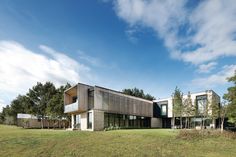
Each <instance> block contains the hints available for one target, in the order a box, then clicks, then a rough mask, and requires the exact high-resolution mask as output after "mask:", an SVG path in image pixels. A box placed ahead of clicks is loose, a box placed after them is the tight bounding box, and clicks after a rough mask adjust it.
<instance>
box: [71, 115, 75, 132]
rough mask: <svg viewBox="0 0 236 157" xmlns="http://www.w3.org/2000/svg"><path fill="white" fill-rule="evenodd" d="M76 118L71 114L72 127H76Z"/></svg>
mask: <svg viewBox="0 0 236 157" xmlns="http://www.w3.org/2000/svg"><path fill="white" fill-rule="evenodd" d="M74 124H75V119H74V114H71V128H72V129H74Z"/></svg>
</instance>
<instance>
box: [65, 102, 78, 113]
mask: <svg viewBox="0 0 236 157" xmlns="http://www.w3.org/2000/svg"><path fill="white" fill-rule="evenodd" d="M78 110H79V104H78V101H76V102H74V103H72V104H68V105H65V106H64V113H70V112H75V111H78Z"/></svg>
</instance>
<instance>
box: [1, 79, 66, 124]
mask: <svg viewBox="0 0 236 157" xmlns="http://www.w3.org/2000/svg"><path fill="white" fill-rule="evenodd" d="M69 87H70V84H68V83H67V84H66V85H64V86H60V87H59V88H56V87H55V85H54V84H53V83H51V82H46V83H45V84H42V83H39V82H38V83H37V84H36V85H35V86H33V87H32V88H31V89H29V91H28V92H27V93H26V95H18V96H17V97H16V98H15V99H14V100H12V101H11V103H10V105H7V106H6V107H4V108H3V111H2V113H1V114H0V122H6V120H7V119H8V117H12V118H13V124H15V123H16V120H17V114H18V113H26V114H33V115H36V116H38V117H40V118H41V119H44V118H45V116H46V115H47V116H50V117H53V118H62V117H65V116H66V115H65V114H64V96H63V93H64V91H65V90H66V89H68V88H69ZM42 127H43V126H42Z"/></svg>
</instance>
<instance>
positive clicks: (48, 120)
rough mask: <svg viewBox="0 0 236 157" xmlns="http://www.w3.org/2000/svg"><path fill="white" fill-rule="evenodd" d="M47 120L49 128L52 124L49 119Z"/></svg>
mask: <svg viewBox="0 0 236 157" xmlns="http://www.w3.org/2000/svg"><path fill="white" fill-rule="evenodd" d="M47 121H48V129H49V126H50V120H49V119H48V120H47Z"/></svg>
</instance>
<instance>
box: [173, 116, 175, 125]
mask: <svg viewBox="0 0 236 157" xmlns="http://www.w3.org/2000/svg"><path fill="white" fill-rule="evenodd" d="M173 128H175V116H173Z"/></svg>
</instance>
